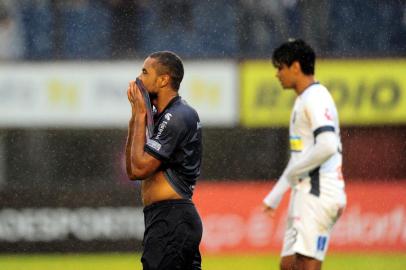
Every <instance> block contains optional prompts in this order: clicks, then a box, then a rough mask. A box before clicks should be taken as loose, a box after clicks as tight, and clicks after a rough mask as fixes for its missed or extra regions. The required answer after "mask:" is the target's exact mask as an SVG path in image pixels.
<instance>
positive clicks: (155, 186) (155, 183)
mask: <svg viewBox="0 0 406 270" xmlns="http://www.w3.org/2000/svg"><path fill="white" fill-rule="evenodd" d="M141 198H142V203H143V204H144V206H147V205H150V204H152V203H154V202H158V201H163V200H173V199H181V198H182V197H181V196H180V195H179V194H178V193H176V191H175V190H174V189H173V188H172V186H171V185H170V184H169V183H168V180H167V179H166V177H165V175H164V174H163V172H162V171H158V172H156V173H154V174H153V175H152V176H151V177H149V178H148V179H146V180H144V181H142V185H141Z"/></svg>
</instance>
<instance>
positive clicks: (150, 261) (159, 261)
mask: <svg viewBox="0 0 406 270" xmlns="http://www.w3.org/2000/svg"><path fill="white" fill-rule="evenodd" d="M144 220H145V232H144V240H143V246H144V252H143V254H142V258H141V262H142V265H143V269H144V270H150V269H154V270H155V269H169V270H171V269H185V270H186V269H187V270H189V269H190V270H192V269H201V257H200V252H199V244H200V240H201V239H202V232H203V228H202V221H201V219H200V216H199V214H198V212H197V210H196V208H195V206H194V204H193V203H192V201H190V200H187V199H181V200H168V201H161V202H157V203H153V204H151V205H148V206H147V207H145V208H144Z"/></svg>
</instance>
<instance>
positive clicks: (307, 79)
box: [295, 75, 316, 95]
mask: <svg viewBox="0 0 406 270" xmlns="http://www.w3.org/2000/svg"><path fill="white" fill-rule="evenodd" d="M315 82H316V80H315V78H314V76H313V75H311V76H303V77H302V78H300V79H299V80H297V83H296V87H295V92H296V94H297V95H301V94H302V93H303V92H304V91H305V90H306V89H307V88H308V87H309V86H310V85H312V84H314V83H315Z"/></svg>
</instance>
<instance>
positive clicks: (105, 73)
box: [0, 61, 238, 128]
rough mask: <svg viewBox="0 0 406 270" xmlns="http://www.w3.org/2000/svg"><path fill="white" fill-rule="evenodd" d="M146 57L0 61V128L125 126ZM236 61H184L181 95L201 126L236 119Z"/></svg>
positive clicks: (231, 122) (225, 124) (236, 120)
mask: <svg viewBox="0 0 406 270" xmlns="http://www.w3.org/2000/svg"><path fill="white" fill-rule="evenodd" d="M141 67H142V62H140V61H137V62H110V63H108V62H83V63H78V62H75V63H70V62H61V63H17V64H8V65H6V64H3V65H0V127H51V128H53V127H56V128H58V127H63V128H65V127H83V128H93V127H108V128H110V127H111V128H115V127H118V128H123V127H126V126H127V123H128V119H129V116H130V105H129V103H128V100H127V95H126V91H127V86H128V82H129V81H130V80H133V79H135V77H136V76H137V75H138V74H139V72H140V70H141ZM237 86H238V84H237V64H236V63H234V62H231V61H230V62H227V61H226V62H222V61H221V62H220V61H213V62H212V61H204V62H185V77H184V80H183V82H182V85H181V89H180V92H179V93H180V95H181V96H182V97H183V98H184V99H186V101H187V102H188V103H189V104H191V105H192V106H193V107H194V108H195V109H196V110H197V111H198V113H199V115H200V118H201V120H202V123H203V125H206V126H233V125H235V124H237V122H238V113H237V111H238V103H237V97H238V88H237Z"/></svg>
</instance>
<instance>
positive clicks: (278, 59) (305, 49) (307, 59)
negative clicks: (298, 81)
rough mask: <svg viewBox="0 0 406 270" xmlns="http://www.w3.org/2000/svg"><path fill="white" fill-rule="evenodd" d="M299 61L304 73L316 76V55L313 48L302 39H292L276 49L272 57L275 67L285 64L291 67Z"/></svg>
mask: <svg viewBox="0 0 406 270" xmlns="http://www.w3.org/2000/svg"><path fill="white" fill-rule="evenodd" d="M295 61H298V62H299V64H300V68H301V69H302V72H303V73H304V74H306V75H313V74H314V66H315V61H316V54H315V53H314V50H313V49H312V47H310V46H309V45H308V44H307V43H306V42H304V41H303V40H301V39H292V40H289V41H288V42H285V43H283V44H282V45H281V46H279V47H278V48H276V49H275V50H274V52H273V55H272V63H273V65H274V66H275V67H280V66H281V65H283V64H285V65H287V66H288V67H290V66H291V65H292V64H293V62H295Z"/></svg>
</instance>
